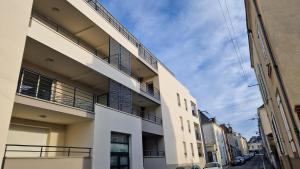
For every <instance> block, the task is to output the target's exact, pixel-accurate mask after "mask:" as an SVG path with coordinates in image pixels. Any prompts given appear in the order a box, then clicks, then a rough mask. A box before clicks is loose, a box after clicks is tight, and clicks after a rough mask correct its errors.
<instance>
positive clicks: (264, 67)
mask: <svg viewBox="0 0 300 169" xmlns="http://www.w3.org/2000/svg"><path fill="white" fill-rule="evenodd" d="M299 6H300V1H298V0H290V1H289V2H285V1H280V0H275V1H271V0H264V1H258V0H245V7H246V15H247V16H246V17H247V29H248V39H249V48H250V58H251V66H252V67H253V68H254V70H255V74H256V76H257V81H258V84H259V87H260V91H261V95H262V98H263V101H264V108H265V110H266V112H267V114H268V117H269V119H270V123H271V129H272V133H273V136H274V138H275V143H276V148H277V151H278V153H279V158H280V162H281V165H282V167H283V168H298V167H299V166H300V159H299V155H300V154H299V153H300V146H299V143H300V139H299V138H300V132H299V129H300V128H299V127H300V121H299V117H300V115H299V103H300V90H299V86H300V76H298V75H297V74H298V72H299V71H300V68H299V66H298V65H299V63H300V59H299V53H300V52H299V51H300V48H299V45H298V44H299V43H300V38H299V35H300V32H299V24H300V23H299V22H295V21H298V20H299V19H300V15H299Z"/></svg>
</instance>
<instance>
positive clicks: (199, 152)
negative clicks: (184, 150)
mask: <svg viewBox="0 0 300 169" xmlns="http://www.w3.org/2000/svg"><path fill="white" fill-rule="evenodd" d="M197 148H198V155H199V157H202V156H203V147H202V144H201V143H197Z"/></svg>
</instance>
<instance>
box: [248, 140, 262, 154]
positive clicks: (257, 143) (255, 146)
mask: <svg viewBox="0 0 300 169" xmlns="http://www.w3.org/2000/svg"><path fill="white" fill-rule="evenodd" d="M248 147H249V152H251V153H255V154H261V153H262V151H263V142H262V138H261V136H252V137H251V138H250V140H249V142H248Z"/></svg>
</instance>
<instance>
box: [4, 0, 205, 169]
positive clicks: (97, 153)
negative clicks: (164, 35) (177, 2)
mask: <svg viewBox="0 0 300 169" xmlns="http://www.w3.org/2000/svg"><path fill="white" fill-rule="evenodd" d="M0 18H1V21H2V22H1V27H0V37H1V38H0V60H1V62H0V81H1V88H0V105H1V107H2V111H1V113H0V134H1V137H0V164H2V166H1V167H2V168H1V169H20V168H22V169H40V168H44V169H48V168H49V169H53V168H57V169H91V168H92V169H109V168H110V169H143V168H144V169H153V168H157V169H174V168H175V167H177V166H181V165H187V164H199V165H200V166H201V167H203V166H204V165H205V156H204V148H203V141H202V140H203V138H202V133H201V124H200V122H199V118H198V111H197V110H198V109H197V101H196V99H195V98H193V97H192V96H191V94H190V92H189V90H188V89H187V88H186V87H185V86H183V85H182V84H181V83H180V82H179V81H178V80H177V79H176V77H175V76H174V75H173V74H172V72H170V70H168V68H166V67H165V66H164V65H163V64H162V63H161V62H160V61H159V60H158V59H157V58H156V57H155V56H154V55H153V54H152V53H151V52H150V51H149V50H147V49H146V48H145V47H144V45H143V44H141V42H140V41H139V40H137V39H136V38H135V37H134V36H133V35H132V34H131V33H130V32H129V31H128V30H127V29H126V28H125V27H124V26H123V25H122V24H121V23H120V22H118V21H117V20H116V19H115V18H114V17H113V16H112V15H111V14H110V13H109V12H108V11H107V10H106V9H105V8H104V7H103V6H102V5H101V4H99V2H97V1H96V0H22V1H18V0H10V1H3V2H1V6H0Z"/></svg>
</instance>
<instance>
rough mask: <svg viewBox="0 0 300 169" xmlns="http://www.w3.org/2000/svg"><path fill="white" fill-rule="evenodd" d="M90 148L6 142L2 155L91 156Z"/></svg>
mask: <svg viewBox="0 0 300 169" xmlns="http://www.w3.org/2000/svg"><path fill="white" fill-rule="evenodd" d="M91 153H92V148H87V147H65V146H45V145H20V144H6V147H5V152H4V157H49V156H50V157H53V156H64V157H70V156H82V157H91Z"/></svg>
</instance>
